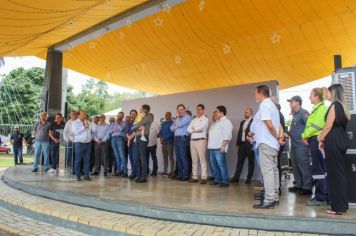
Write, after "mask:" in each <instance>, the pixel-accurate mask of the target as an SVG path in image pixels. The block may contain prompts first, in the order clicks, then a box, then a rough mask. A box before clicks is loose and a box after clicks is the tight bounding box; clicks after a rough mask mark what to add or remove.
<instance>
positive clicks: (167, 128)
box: [159, 120, 174, 144]
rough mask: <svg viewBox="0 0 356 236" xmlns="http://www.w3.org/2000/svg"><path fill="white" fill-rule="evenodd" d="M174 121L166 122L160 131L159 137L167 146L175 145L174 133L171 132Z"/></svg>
mask: <svg viewBox="0 0 356 236" xmlns="http://www.w3.org/2000/svg"><path fill="white" fill-rule="evenodd" d="M173 123H174V121H173V120H170V121H165V122H163V123H162V125H161V130H160V131H159V136H160V137H161V138H162V139H163V140H164V141H165V142H166V144H173V143H174V133H173V132H172V131H171V126H172V125H173Z"/></svg>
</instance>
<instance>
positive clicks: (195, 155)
mask: <svg viewBox="0 0 356 236" xmlns="http://www.w3.org/2000/svg"><path fill="white" fill-rule="evenodd" d="M206 148H207V141H206V139H202V140H191V141H190V153H191V155H192V167H193V179H198V177H199V176H198V162H199V161H200V165H201V179H204V180H206V179H207V176H208V173H207V158H206Z"/></svg>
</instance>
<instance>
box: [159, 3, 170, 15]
mask: <svg viewBox="0 0 356 236" xmlns="http://www.w3.org/2000/svg"><path fill="white" fill-rule="evenodd" d="M161 9H162V11H163V12H165V13H170V11H171V9H172V7H171V6H170V5H169V4H168V3H165V4H163V5H161Z"/></svg>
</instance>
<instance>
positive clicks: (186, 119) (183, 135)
mask: <svg viewBox="0 0 356 236" xmlns="http://www.w3.org/2000/svg"><path fill="white" fill-rule="evenodd" d="M191 120H192V117H191V116H189V115H188V114H186V112H185V106H184V105H183V104H179V105H178V106H177V119H176V120H175V121H174V123H173V125H172V126H171V131H172V132H174V149H175V154H176V158H177V168H178V174H177V177H176V180H180V181H188V180H189V179H190V176H189V163H188V156H187V151H188V150H187V146H188V131H187V128H188V126H189V124H190V121H191Z"/></svg>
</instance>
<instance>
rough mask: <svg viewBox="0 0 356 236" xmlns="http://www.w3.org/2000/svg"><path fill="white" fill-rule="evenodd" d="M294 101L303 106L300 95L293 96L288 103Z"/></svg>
mask: <svg viewBox="0 0 356 236" xmlns="http://www.w3.org/2000/svg"><path fill="white" fill-rule="evenodd" d="M292 101H297V102H299V103H300V104H302V101H303V100H302V98H301V97H300V96H299V95H296V96H293V97H292V98H290V99H287V102H292Z"/></svg>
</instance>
